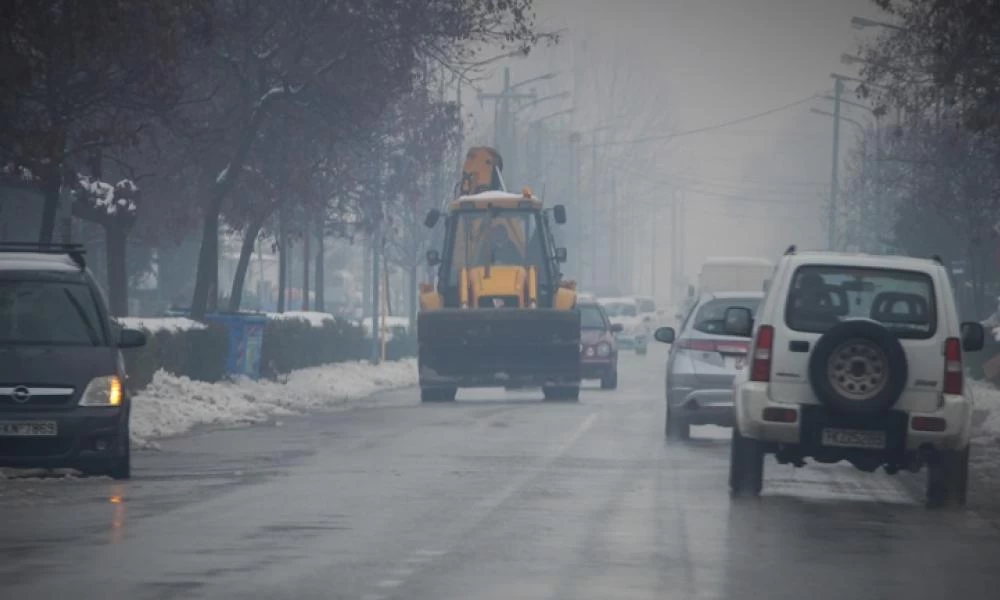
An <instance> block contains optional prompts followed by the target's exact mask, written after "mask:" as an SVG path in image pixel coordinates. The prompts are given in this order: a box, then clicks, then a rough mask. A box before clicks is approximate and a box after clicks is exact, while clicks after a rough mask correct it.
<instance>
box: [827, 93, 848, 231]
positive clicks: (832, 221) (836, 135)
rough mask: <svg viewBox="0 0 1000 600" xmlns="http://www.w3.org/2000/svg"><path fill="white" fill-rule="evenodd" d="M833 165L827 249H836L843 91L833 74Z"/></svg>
mask: <svg viewBox="0 0 1000 600" xmlns="http://www.w3.org/2000/svg"><path fill="white" fill-rule="evenodd" d="M832 77H833V79H834V85H833V166H832V168H831V175H830V207H829V212H828V213H827V220H828V223H827V233H826V238H827V239H826V243H827V246H828V249H829V250H836V242H837V196H838V195H839V193H840V190H839V186H840V182H839V181H838V180H839V178H840V97H841V95H842V94H843V92H844V80H843V79H841V78H840V77H838V76H836V75H833V76H832Z"/></svg>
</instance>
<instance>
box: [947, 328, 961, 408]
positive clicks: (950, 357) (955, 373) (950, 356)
mask: <svg viewBox="0 0 1000 600" xmlns="http://www.w3.org/2000/svg"><path fill="white" fill-rule="evenodd" d="M944 393H946V394H956V395H961V394H962V341H961V340H959V339H958V338H948V339H947V340H945V342H944Z"/></svg>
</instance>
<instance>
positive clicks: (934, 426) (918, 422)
mask: <svg viewBox="0 0 1000 600" xmlns="http://www.w3.org/2000/svg"><path fill="white" fill-rule="evenodd" d="M910 426H911V427H913V430H914V431H944V430H945V429H948V422H947V421H945V420H944V419H941V418H939V417H913V419H912V420H911V421H910Z"/></svg>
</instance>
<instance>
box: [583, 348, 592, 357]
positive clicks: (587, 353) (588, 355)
mask: <svg viewBox="0 0 1000 600" xmlns="http://www.w3.org/2000/svg"><path fill="white" fill-rule="evenodd" d="M584 355H585V356H587V357H588V358H589V357H591V356H593V355H594V347H593V346H587V350H586V351H585V352H584Z"/></svg>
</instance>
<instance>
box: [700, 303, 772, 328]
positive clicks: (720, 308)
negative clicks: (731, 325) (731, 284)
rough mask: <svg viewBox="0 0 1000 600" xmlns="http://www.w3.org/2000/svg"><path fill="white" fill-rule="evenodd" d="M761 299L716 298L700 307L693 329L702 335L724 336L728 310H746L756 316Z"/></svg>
mask: <svg viewBox="0 0 1000 600" xmlns="http://www.w3.org/2000/svg"><path fill="white" fill-rule="evenodd" d="M759 306H760V298H715V299H713V300H709V301H707V302H705V303H704V304H702V305H701V306H699V307H698V312H696V313H695V316H694V321H693V323H694V324H693V325H691V328H692V329H694V330H696V331H700V332H702V333H712V334H717V335H724V334H723V332H724V331H725V325H726V310H728V309H730V308H746V309H747V310H749V311H750V313H751V314H753V315H754V316H756V315H757V307H759Z"/></svg>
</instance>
